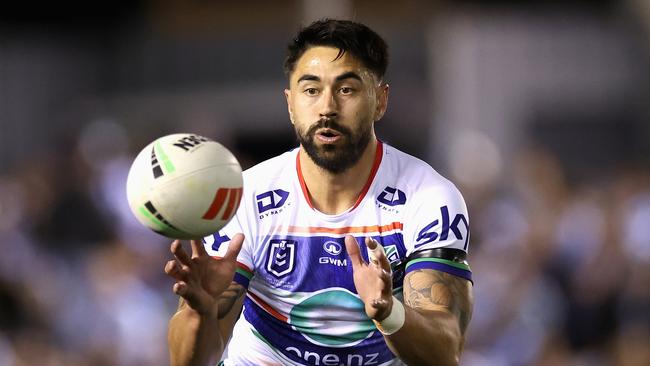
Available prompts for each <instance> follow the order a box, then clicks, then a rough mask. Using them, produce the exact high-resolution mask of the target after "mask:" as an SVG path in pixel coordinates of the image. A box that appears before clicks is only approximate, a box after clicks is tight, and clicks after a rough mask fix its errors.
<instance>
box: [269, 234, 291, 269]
mask: <svg viewBox="0 0 650 366" xmlns="http://www.w3.org/2000/svg"><path fill="white" fill-rule="evenodd" d="M270 244H271V245H270V247H269V255H268V257H267V259H266V270H267V271H268V272H269V273H271V274H273V275H274V276H275V277H282V276H286V275H287V274H289V273H291V271H293V267H294V263H295V259H296V241H295V240H286V239H283V240H278V239H271V241H270Z"/></svg>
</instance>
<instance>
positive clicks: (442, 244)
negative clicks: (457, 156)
mask: <svg viewBox="0 0 650 366" xmlns="http://www.w3.org/2000/svg"><path fill="white" fill-rule="evenodd" d="M445 183H446V184H439V185H436V186H431V187H426V188H423V189H420V190H419V191H418V192H416V194H414V199H413V202H414V205H413V206H412V209H410V210H408V211H407V214H406V215H405V217H404V244H405V246H406V249H407V252H406V255H407V258H412V259H410V260H409V261H408V263H407V264H406V269H405V274H408V273H409V272H412V271H414V270H418V269H435V270H438V271H442V272H446V273H449V274H452V275H455V276H458V277H462V278H465V279H468V280H470V281H471V280H472V273H471V270H470V268H469V265H468V264H467V262H456V261H451V260H448V259H444V258H439V257H438V256H437V255H435V254H429V255H425V253H427V250H430V249H436V248H452V249H457V250H462V251H463V252H465V253H467V250H468V245H469V233H470V231H469V216H468V214H467V206H466V205H465V200H464V199H463V196H462V195H461V193H460V191H459V190H458V189H457V188H456V187H455V186H454V185H453V184H452V183H451V182H448V181H446V182H445ZM428 252H430V253H431V252H432V251H428ZM418 254H422V255H418Z"/></svg>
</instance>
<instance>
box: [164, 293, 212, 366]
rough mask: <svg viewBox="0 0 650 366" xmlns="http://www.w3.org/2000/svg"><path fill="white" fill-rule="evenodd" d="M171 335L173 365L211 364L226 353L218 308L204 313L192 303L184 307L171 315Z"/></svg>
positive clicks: (169, 334) (170, 344)
mask: <svg viewBox="0 0 650 366" xmlns="http://www.w3.org/2000/svg"><path fill="white" fill-rule="evenodd" d="M167 337H168V338H167V341H168V343H169V353H170V361H171V365H173V366H181V365H183V366H189V365H207V364H209V363H210V362H214V361H215V360H218V359H219V358H220V357H221V354H222V353H223V348H224V341H223V339H222V337H221V334H220V332H219V319H218V316H217V314H216V312H215V314H214V315H212V316H202V315H199V313H197V312H196V311H194V310H192V309H191V308H190V307H188V306H185V307H183V308H182V309H181V310H179V311H178V312H177V313H176V314H174V316H173V317H172V318H171V319H170V321H169V331H168V335H167Z"/></svg>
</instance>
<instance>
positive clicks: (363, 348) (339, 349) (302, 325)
mask: <svg viewBox="0 0 650 366" xmlns="http://www.w3.org/2000/svg"><path fill="white" fill-rule="evenodd" d="M346 310H347V311H349V310H353V311H355V312H356V313H358V314H359V315H358V316H356V317H354V318H352V319H349V318H348V319H341V317H339V316H336V314H337V312H338V311H346ZM244 317H245V319H246V321H248V322H249V323H250V324H252V325H253V327H255V330H256V331H257V332H258V333H259V334H260V335H261V336H262V337H264V339H265V340H266V341H267V342H268V343H269V344H270V345H271V346H272V347H273V348H275V349H276V351H278V352H279V353H281V354H282V355H284V357H286V358H288V359H290V360H292V361H293V362H297V363H300V364H307V365H349V366H361V365H379V364H381V363H384V362H387V361H390V360H392V359H394V358H395V356H394V355H393V354H392V353H391V352H390V350H389V349H388V347H387V346H386V343H385V342H384V338H383V336H382V335H381V334H380V333H379V332H378V331H376V328H375V327H374V325H373V323H372V321H371V320H370V319H369V318H368V317H367V316H366V315H365V312H364V310H363V304H362V303H361V300H359V299H358V298H357V297H355V296H354V295H352V294H350V293H349V292H346V291H344V290H341V289H327V290H324V291H321V292H319V293H316V294H313V295H312V296H307V297H306V299H305V300H303V301H302V302H301V303H299V304H298V305H296V306H294V308H293V309H292V310H291V314H290V318H289V323H284V322H282V321H280V320H278V319H277V318H275V317H273V316H271V315H270V314H269V313H267V312H266V311H264V310H263V309H262V308H260V307H259V306H258V305H257V304H255V303H254V302H253V301H252V300H250V299H249V298H248V297H247V298H246V299H245V300H244ZM294 321H295V322H296V324H294ZM334 327H336V328H337V329H338V332H337V334H334V333H335V332H334V329H335V328H334ZM303 332H304V333H303Z"/></svg>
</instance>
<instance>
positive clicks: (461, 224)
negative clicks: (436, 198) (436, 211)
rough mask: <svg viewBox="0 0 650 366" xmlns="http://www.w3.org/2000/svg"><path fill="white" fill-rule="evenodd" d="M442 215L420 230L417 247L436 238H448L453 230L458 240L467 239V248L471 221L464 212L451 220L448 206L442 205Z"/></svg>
mask: <svg viewBox="0 0 650 366" xmlns="http://www.w3.org/2000/svg"><path fill="white" fill-rule="evenodd" d="M440 215H441V218H440V220H438V219H435V220H433V221H432V222H431V223H429V224H428V225H426V226H425V227H424V228H422V230H420V232H419V233H418V237H417V239H416V244H415V247H416V248H417V247H419V246H422V245H424V244H427V243H431V242H433V241H436V240H440V241H443V240H447V239H448V238H449V232H450V231H451V232H452V233H453V234H454V237H455V238H456V239H457V240H463V239H465V243H464V247H463V249H465V250H467V244H468V239H469V223H468V222H467V218H466V217H465V215H463V214H462V213H459V214H456V216H454V219H453V220H451V221H450V216H449V208H448V207H447V206H442V207H440ZM438 227H440V229H439V230H440V232H439V233H438Z"/></svg>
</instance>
